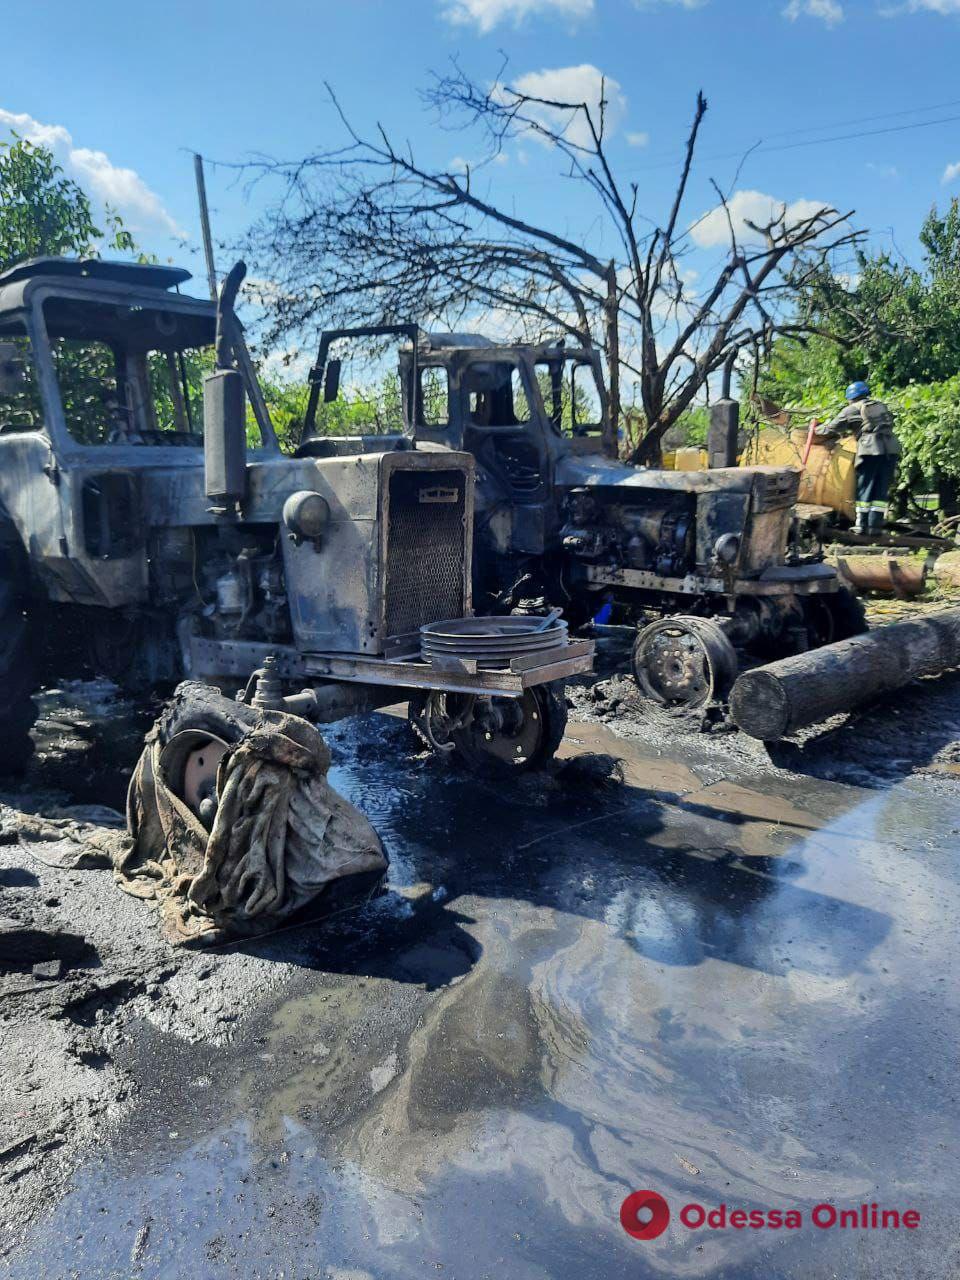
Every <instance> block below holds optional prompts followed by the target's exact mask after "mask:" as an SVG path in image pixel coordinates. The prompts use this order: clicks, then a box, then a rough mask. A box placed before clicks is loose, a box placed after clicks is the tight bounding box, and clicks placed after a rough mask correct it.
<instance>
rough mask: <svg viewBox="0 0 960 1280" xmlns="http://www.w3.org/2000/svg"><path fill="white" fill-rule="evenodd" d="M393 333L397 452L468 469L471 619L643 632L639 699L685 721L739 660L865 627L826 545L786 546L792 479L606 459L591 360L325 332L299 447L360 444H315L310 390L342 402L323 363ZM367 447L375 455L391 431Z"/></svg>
mask: <svg viewBox="0 0 960 1280" xmlns="http://www.w3.org/2000/svg"><path fill="white" fill-rule="evenodd" d="M391 334H392V335H396V336H399V337H400V338H401V339H405V341H403V342H402V345H401V348H400V381H401V387H402V389H403V393H404V401H403V402H404V434H405V439H404V440H403V441H402V443H403V444H405V445H409V444H410V443H412V444H413V445H414V446H415V448H416V451H417V452H418V453H420V452H424V451H426V452H434V451H436V450H441V451H446V450H463V451H466V452H468V453H470V454H472V456H473V457H474V458H475V459H476V465H477V514H476V552H475V581H474V587H475V598H476V601H477V607H478V608H485V609H489V610H490V611H493V612H500V611H503V610H504V609H509V610H513V611H518V610H519V611H524V610H531V611H534V612H537V611H539V612H546V611H547V610H548V609H549V608H550V607H551V606H555V605H560V606H561V607H562V609H563V612H564V615H565V616H566V617H567V618H568V620H569V621H570V623H571V625H572V626H575V627H577V626H582V625H584V624H586V623H588V622H589V621H590V620H591V619H594V618H595V617H597V616H598V615H600V616H612V618H613V619H615V620H617V621H620V622H624V623H626V624H628V625H631V626H636V627H637V629H638V631H637V636H636V640H635V643H634V645H633V652H632V666H633V672H634V674H635V676H636V679H637V681H638V683H639V684H640V686H641V688H642V689H643V690H644V691H645V693H646V694H647V695H648V696H650V697H652V698H654V699H655V700H657V701H658V702H661V703H666V704H669V705H674V706H679V707H681V708H691V709H695V708H700V707H702V706H704V705H705V704H707V703H708V702H710V701H711V700H713V699H719V698H722V697H723V696H724V695H725V694H726V693H727V691H728V690H729V688H730V686H731V684H732V682H733V680H734V677H735V676H736V673H737V669H738V658H737V652H736V651H737V650H738V649H740V650H744V651H748V652H754V653H757V654H761V655H766V656H775V655H783V654H786V653H791V652H796V651H799V650H803V649H806V648H808V647H813V646H818V645H821V644H825V643H828V642H830V641H833V640H838V639H842V638H845V637H847V636H849V635H851V634H854V633H855V632H856V631H859V630H862V629H863V626H864V624H863V616H862V611H861V610H860V608H859V605H858V603H857V601H856V599H855V598H854V597H853V596H852V595H851V594H850V593H849V592H848V591H847V590H846V589H845V588H843V587H842V586H841V584H840V582H839V580H838V578H837V575H836V573H835V572H834V570H833V569H831V568H830V567H828V566H827V565H825V564H824V563H823V556H822V551H821V549H820V547H819V546H818V545H816V544H814V545H811V544H810V542H809V540H805V541H804V542H802V543H801V541H800V539H799V538H798V537H797V536H796V535H795V531H794V523H795V522H794V504H795V502H796V498H797V490H798V483H799V473H798V472H797V471H796V470H795V469H792V468H788V467H753V468H736V467H721V468H717V469H714V470H708V471H704V472H678V471H665V470H648V469H642V468H638V467H633V466H628V465H626V464H623V463H621V462H619V461H617V460H616V459H615V458H612V457H610V456H608V454H609V452H610V450H609V448H608V453H607V454H605V453H604V448H603V446H604V443H607V444H608V445H609V440H607V441H605V438H604V423H605V421H606V418H607V397H606V392H605V388H604V383H603V377H602V370H601V366H600V360H599V356H598V354H597V353H596V352H594V351H587V350H584V349H574V348H570V347H567V346H565V345H564V344H563V343H544V344H540V345H527V344H518V345H510V346H502V345H495V344H493V343H490V342H489V341H487V340H486V339H483V338H480V337H478V336H476V335H471V334H430V335H425V334H423V333H421V332H419V331H418V330H417V328H416V327H415V326H396V327H393V328H390V327H386V328H380V329H373V330H369V329H352V330H334V331H330V332H328V333H326V334H325V335H324V337H323V339H322V341H321V348H320V356H319V359H318V361H317V364H316V366H315V368H314V370H313V373H312V379H313V391H312V395H311V402H310V409H309V411H308V414H307V421H306V424H305V425H306V432H305V437H304V438H305V440H309V439H311V438H312V439H315V440H316V447H318V448H322V449H325V450H331V451H332V450H335V449H337V448H353V447H356V445H357V441H353V442H351V441H346V440H344V441H331V440H329V439H326V440H324V439H323V438H322V437H320V436H318V435H316V434H315V432H314V415H315V413H316V409H317V406H318V404H319V397H320V395H321V394H323V396H324V397H325V398H327V399H329V398H332V397H333V396H335V395H336V393H337V384H338V378H339V362H338V360H337V359H336V358H333V357H332V356H331V351H332V349H333V348H334V345H335V344H336V343H338V342H339V341H340V340H346V339H349V340H353V341H359V340H369V339H370V338H371V337H373V338H376V339H381V340H382V339H383V338H384V337H385V336H387V335H391ZM608 434H609V433H608ZM366 439H367V443H368V447H377V448H382V447H385V445H386V443H387V441H388V440H389V439H390V437H370V438H366ZM601 611H602V612H601Z"/></svg>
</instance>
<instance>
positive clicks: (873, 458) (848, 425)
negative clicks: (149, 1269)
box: [816, 382, 900, 533]
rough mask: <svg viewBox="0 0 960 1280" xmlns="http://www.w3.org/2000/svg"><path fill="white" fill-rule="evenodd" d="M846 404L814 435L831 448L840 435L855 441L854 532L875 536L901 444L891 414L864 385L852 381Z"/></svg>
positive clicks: (884, 510) (883, 517)
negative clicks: (855, 516) (851, 437)
mask: <svg viewBox="0 0 960 1280" xmlns="http://www.w3.org/2000/svg"><path fill="white" fill-rule="evenodd" d="M846 397H847V400H848V401H849V403H848V404H847V405H846V407H845V408H843V409H841V410H840V412H839V413H838V414H837V416H836V417H835V418H831V420H830V421H829V422H826V423H824V424H823V425H822V426H820V425H816V435H817V437H818V438H819V439H821V440H823V441H824V442H825V443H826V444H828V445H830V446H831V447H832V446H833V445H835V444H836V443H837V441H838V440H840V439H841V438H842V437H843V436H848V435H853V436H854V437H855V438H856V441H857V460H856V463H855V464H854V470H855V474H856V478H857V530H858V532H860V533H868V532H869V533H878V532H879V531H880V530H881V529H882V528H883V522H884V519H885V518H886V511H887V494H888V493H889V492H890V484H891V481H892V480H893V473H894V471H896V469H897V458H898V457H899V456H900V441H899V440H898V439H897V437H896V434H895V432H894V429H893V428H894V421H893V414H892V413H891V412H890V410H889V409H888V408H887V406H886V405H885V404H884V403H883V401H882V400H874V399H873V398H872V397H871V395H870V388H869V387H868V386H867V384H866V383H865V382H851V383H850V385H849V387H847V390H846Z"/></svg>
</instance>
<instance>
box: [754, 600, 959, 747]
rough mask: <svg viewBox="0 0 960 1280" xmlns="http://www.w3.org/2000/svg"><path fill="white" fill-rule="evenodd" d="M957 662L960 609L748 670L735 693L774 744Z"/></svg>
mask: <svg viewBox="0 0 960 1280" xmlns="http://www.w3.org/2000/svg"><path fill="white" fill-rule="evenodd" d="M952 667H960V609H946V610H944V611H943V612H942V613H937V614H933V615H931V616H929V617H926V618H917V619H914V620H912V621H910V622H895V623H892V624H891V625H890V626H886V627H880V628H879V629H878V630H876V631H870V632H867V633H866V634H865V635H861V636H854V637H853V638H852V639H850V640H841V641H840V642H839V643H838V644H828V645H824V646H823V648H821V649H813V650H811V651H810V652H809V653H798V654H795V655H794V656H793V657H790V658H782V659H781V660H780V661H779V662H771V663H769V665H767V666H765V667H757V668H756V669H755V670H754V671H745V672H744V673H743V675H741V676H740V677H739V678H738V680H737V682H736V684H735V685H734V686H733V691H732V693H731V694H730V715H731V717H732V719H733V722H734V724H736V726H737V727H738V728H739V729H742V730H743V731H744V733H748V734H750V736H751V737H752V738H760V739H762V740H763V741H765V742H774V741H776V739H778V738H783V737H785V736H786V735H787V734H789V733H792V732H793V731H794V730H795V729H802V728H803V727H804V726H805V725H808V724H814V723H816V722H817V721H818V720H826V719H827V718H828V717H829V716H833V715H836V714H837V713H838V712H841V711H850V710H852V709H853V708H854V707H859V706H862V705H863V704H864V703H865V702H870V701H871V700H872V699H874V698H876V697H878V696H879V695H880V694H883V693H889V692H890V691H891V690H893V689H900V688H902V687H903V685H905V684H908V683H909V682H910V681H911V680H914V679H916V678H917V677H918V676H935V675H940V673H941V672H943V671H948V670H950V668H952Z"/></svg>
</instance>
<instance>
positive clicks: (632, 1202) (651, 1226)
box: [620, 1191, 670, 1240]
mask: <svg viewBox="0 0 960 1280" xmlns="http://www.w3.org/2000/svg"><path fill="white" fill-rule="evenodd" d="M641 1214H643V1217H642V1218H641V1216H640V1215H641ZM648 1215H649V1216H648ZM669 1224H670V1206H669V1205H668V1204H667V1202H666V1200H664V1198H663V1196H662V1195H660V1193H659V1191H631V1192H630V1194H629V1195H628V1196H627V1198H626V1200H624V1202H623V1204H622V1205H621V1206H620V1225H621V1226H622V1227H623V1229H624V1231H625V1232H626V1233H627V1235H628V1236H633V1238H634V1240H656V1238H657V1236H662V1235H663V1233H664V1232H665V1231H666V1229H667V1227H668V1226H669Z"/></svg>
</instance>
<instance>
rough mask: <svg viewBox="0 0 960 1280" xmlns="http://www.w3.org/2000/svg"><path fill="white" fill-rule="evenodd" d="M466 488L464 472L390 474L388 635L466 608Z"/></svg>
mask: <svg viewBox="0 0 960 1280" xmlns="http://www.w3.org/2000/svg"><path fill="white" fill-rule="evenodd" d="M466 487H467V477H466V475H465V474H464V473H463V472H462V471H454V470H450V471H394V472H393V474H392V475H391V477H390V505H389V514H388V525H387V565H386V589H385V596H386V599H385V601H384V624H385V629H386V634H387V635H388V636H401V635H406V634H407V633H408V632H411V631H417V630H418V628H420V627H422V626H423V625H424V623H427V622H438V621H440V620H441V619H446V618H461V617H463V615H464V613H465V612H466V600H465V598H464V567H465V564H466V522H465V520H464V514H465V510H466Z"/></svg>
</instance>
